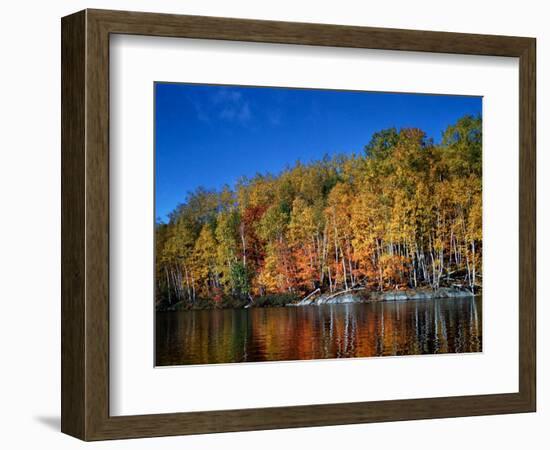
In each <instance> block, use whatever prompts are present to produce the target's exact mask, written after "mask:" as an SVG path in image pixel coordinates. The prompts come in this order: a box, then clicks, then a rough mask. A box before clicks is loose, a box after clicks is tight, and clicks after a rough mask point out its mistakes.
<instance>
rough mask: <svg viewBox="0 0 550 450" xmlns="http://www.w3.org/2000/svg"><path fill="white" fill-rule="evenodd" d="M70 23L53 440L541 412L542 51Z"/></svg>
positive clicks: (376, 33) (241, 29)
mask: <svg viewBox="0 0 550 450" xmlns="http://www.w3.org/2000/svg"><path fill="white" fill-rule="evenodd" d="M61 28H62V431H63V432H65V433H67V434H70V435H73V436H76V437H78V438H80V439H83V440H101V439H118V438H133V437H150V436H167V435H183V434H198V433H214V432H226V431H244V430H260V429H275V428H289V427H308V426H321V425H336V424H350V423H368V422H380V421H397V420H411V419H425V418H442V417H458V416H472V415H487V414H504V413H519V412H532V411H535V408H536V338H535V336H536V333H535V322H536V315H535V311H536V308H535V303H536V292H535V281H536V266H535V244H536V234H535V232H536V229H535V217H536V209H535V198H536V197H535V195H536V192H535V186H536V182H535V172H536V162H535V148H536V124H535V98H536V95H535V72H536V71H535V59H536V58H535V53H536V50H535V49H536V47H535V42H536V41H535V39H533V38H526V37H507V36H489V35H471V34H458V33H444V32H436V31H416V30H415V31H412V30H397V29H380V28H365V27H350V26H339V25H320V24H306V23H287V22H271V21H255V20H241V19H229V18H215V17H199V16H178V15H168V14H153V13H134V12H122V11H104V10H85V11H81V12H78V13H75V14H73V15H70V16H67V17H64V18H63V19H62V27H61Z"/></svg>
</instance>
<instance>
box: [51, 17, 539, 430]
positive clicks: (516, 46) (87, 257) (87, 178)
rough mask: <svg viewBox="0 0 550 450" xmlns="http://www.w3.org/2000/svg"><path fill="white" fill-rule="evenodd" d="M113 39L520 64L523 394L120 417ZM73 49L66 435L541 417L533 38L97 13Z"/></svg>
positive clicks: (67, 168) (75, 36)
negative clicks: (114, 287) (112, 230)
mask: <svg viewBox="0 0 550 450" xmlns="http://www.w3.org/2000/svg"><path fill="white" fill-rule="evenodd" d="M113 33H123V34H138V35H147V36H170V37H180V38H181V37H183V38H201V39H223V40H236V41H249V42H263V43H285V44H302V45H319V46H334V47H352V48H368V49H384V50H400V51H421V52H437V53H459V54H468V55H487V56H511V57H519V60H520V105H519V114H520V142H519V158H520V205H519V215H520V235H519V240H520V261H519V274H520V286H519V299H520V314H519V321H520V323H519V330H520V354H519V368H520V370H519V392H517V393H510V394H496V395H479V396H463V397H445V398H429V399H408V400H392V401H379V402H361V403H343V404H330V405H313V406H311V405H310V406H292V407H278V408H259V409H245V410H232V411H210V412H194V413H174V414H157V415H144V416H121V417H111V416H110V415H109V34H113ZM62 40H63V44H62V55H63V59H62V65H63V67H62V105H63V108H62V122H63V125H62V147H63V148H62V185H63V187H62V243H63V251H62V327H63V329H62V340H63V343H62V359H63V362H62V388H63V392H62V430H63V431H64V432H65V433H68V434H71V435H73V436H76V437H79V438H81V439H84V440H99V439H118V438H130V437H149V436H167V435H180V434H197V433H217V432H226V431H244V430H259V429H274V428H288V427H307V426H320V425H337V424H349V423H367V422H381V421H397V420H410V419H427V418H438V417H458V416H469V415H484V414H503V413H516V412H529V411H534V410H535V405H536V377H535V367H536V366H535V362H536V338H535V336H536V333H535V299H536V295H535V281H536V273H535V256H536V255H535V252H536V248H535V245H536V230H535V198H536V197H535V169H536V162H535V146H536V143H535V58H536V56H535V53H536V51H535V40H534V39H531V38H523V37H503V36H487V35H471V34H458V33H442V32H429V31H410V30H391V29H381V28H363V27H349V26H338V25H319V24H302V23H286V22H272V21H256V20H241V19H225V18H215V17H199V16H178V15H169V14H151V13H133V12H122V11H102V10H86V11H83V12H80V13H77V14H74V15H72V16H68V17H66V18H63V21H62ZM182 409H185V405H182Z"/></svg>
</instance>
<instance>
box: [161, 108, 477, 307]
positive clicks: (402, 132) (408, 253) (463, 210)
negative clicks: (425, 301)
mask: <svg viewBox="0 0 550 450" xmlns="http://www.w3.org/2000/svg"><path fill="white" fill-rule="evenodd" d="M481 130H482V127H481V117H479V116H473V115H466V116H464V117H462V118H461V119H460V120H458V121H457V122H456V123H453V124H450V125H449V126H448V128H447V129H446V130H445V131H444V133H443V135H442V138H441V140H440V142H438V143H437V144H435V143H434V141H433V140H432V139H430V138H428V137H427V135H426V133H425V132H424V131H422V130H421V129H416V128H402V129H395V128H390V129H384V130H381V131H379V132H377V133H375V134H374V135H372V137H371V138H370V141H369V142H367V143H366V145H365V147H364V149H362V151H361V152H358V153H356V154H352V155H349V154H348V155H346V154H339V155H332V156H325V157H324V158H322V159H321V160H317V161H312V162H307V163H303V162H299V161H298V162H296V163H294V164H293V165H290V166H288V167H287V168H286V169H285V170H283V171H282V172H280V173H278V174H270V173H259V174H257V175H256V176H254V177H251V178H244V177H243V178H241V179H240V180H239V181H238V182H237V183H236V184H235V185H234V186H225V187H224V188H223V189H218V190H208V189H206V188H197V189H196V190H195V191H194V192H190V193H189V194H188V196H187V198H185V199H182V203H180V204H179V205H178V206H177V207H176V208H175V209H174V210H173V211H172V212H171V213H170V215H169V218H168V220H166V221H157V223H156V229H155V234H156V237H155V246H156V248H155V252H156V274H155V280H156V281H155V289H156V306H157V308H158V309H163V308H167V307H171V306H174V305H177V306H178V308H179V309H190V308H213V307H244V306H247V305H248V306H250V305H254V306H277V305H284V304H286V303H288V302H294V301H297V300H299V299H302V298H304V297H305V296H307V295H309V294H310V293H311V292H313V291H317V292H323V293H335V292H340V291H350V290H355V289H364V290H367V291H382V292H384V291H393V290H402V289H438V288H441V287H446V286H447V287H458V288H460V289H467V290H469V291H470V292H472V293H479V292H480V291H481V281H482V279H481V273H482V251H483V247H482V135H481ZM260 153H261V152H260Z"/></svg>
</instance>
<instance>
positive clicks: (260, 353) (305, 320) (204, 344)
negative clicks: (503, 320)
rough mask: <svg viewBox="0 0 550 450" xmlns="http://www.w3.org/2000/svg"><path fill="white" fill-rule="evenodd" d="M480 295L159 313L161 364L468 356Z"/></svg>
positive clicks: (473, 346) (476, 336) (475, 341)
mask: <svg viewBox="0 0 550 450" xmlns="http://www.w3.org/2000/svg"><path fill="white" fill-rule="evenodd" d="M481 322H482V317H481V297H476V298H475V299H474V298H461V299H440V300H435V301H434V300H417V301H407V302H380V303H367V304H341V305H322V306H315V307H296V308H289V307H286V308H284V307H283V308H250V309H232V310H201V311H181V312H168V313H160V312H157V313H156V365H157V366H166V365H181V364H211V363H231V362H243V361H284V360H304V359H323V358H352V357H367V356H391V355H421V354H439V353H469V352H480V351H481V350H482V346H481V341H482V326H481Z"/></svg>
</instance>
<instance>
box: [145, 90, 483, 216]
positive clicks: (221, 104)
mask: <svg viewBox="0 0 550 450" xmlns="http://www.w3.org/2000/svg"><path fill="white" fill-rule="evenodd" d="M465 114H475V115H477V114H481V97H464V96H450V95H449V96H447V95H425V94H393V93H376V92H353V91H336V90H320V89H286V88H263V87H241V86H214V85H200V84H183V83H156V84H155V183H156V186H155V202H156V212H155V214H156V217H158V218H160V219H161V220H166V216H167V214H168V213H170V211H172V210H173V209H174V208H175V207H176V206H177V204H178V203H182V202H183V201H184V200H185V197H186V195H187V193H188V192H191V191H193V190H195V189H196V188H197V187H199V186H203V187H205V188H207V189H220V188H222V187H223V186H224V185H225V184H228V185H230V186H232V185H234V184H235V182H236V181H237V180H238V179H239V178H240V177H241V176H243V175H244V176H249V177H252V176H254V175H255V174H256V173H267V172H270V173H273V174H277V173H279V172H280V171H281V170H283V169H284V168H285V167H287V166H289V165H293V164H294V163H295V162H296V161H298V160H300V161H301V162H303V163H307V162H309V161H313V160H318V159H321V158H322V157H323V156H324V155H325V154H329V155H332V154H334V153H348V154H351V153H354V152H355V153H359V152H362V150H363V147H364V146H365V145H366V144H367V143H368V142H369V140H370V138H371V136H372V134H373V133H374V132H376V131H379V130H381V129H384V128H390V127H396V128H403V127H416V128H421V129H422V130H424V131H425V132H426V133H427V134H428V136H429V137H432V138H433V139H434V140H435V142H439V141H440V139H441V134H442V132H443V131H444V130H445V128H446V127H447V126H448V125H449V124H452V123H454V122H455V121H456V120H457V119H459V118H460V117H462V116H464V115H465Z"/></svg>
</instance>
